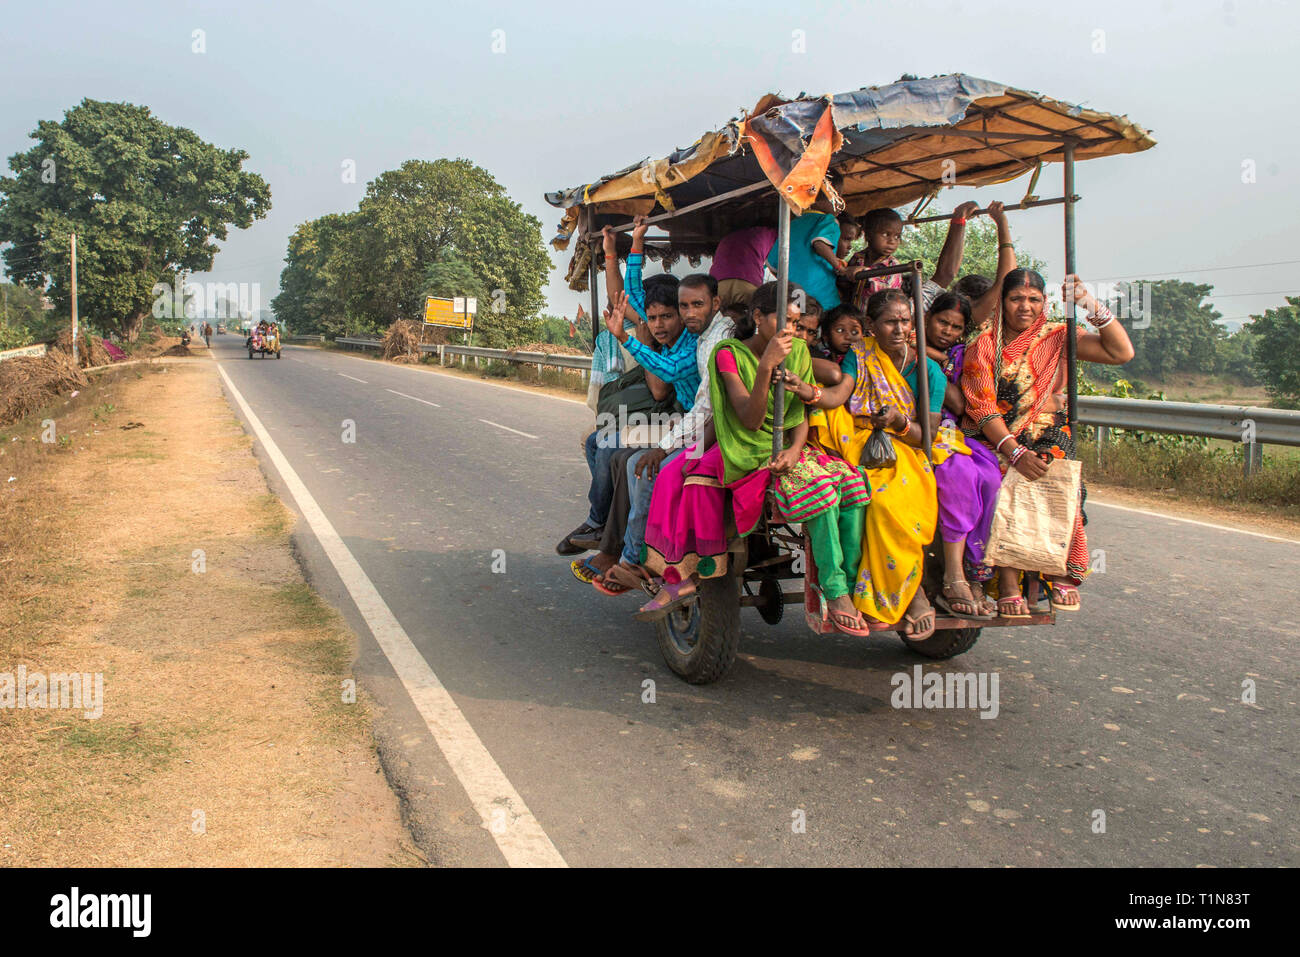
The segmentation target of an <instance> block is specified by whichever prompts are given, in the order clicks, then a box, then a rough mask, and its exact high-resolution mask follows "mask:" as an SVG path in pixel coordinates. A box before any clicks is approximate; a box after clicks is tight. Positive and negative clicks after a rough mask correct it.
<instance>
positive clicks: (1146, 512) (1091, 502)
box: [1088, 495, 1300, 545]
mask: <svg viewBox="0 0 1300 957" xmlns="http://www.w3.org/2000/svg"><path fill="white" fill-rule="evenodd" d="M1088 504H1089V505H1100V506H1102V507H1103V508H1117V509H1119V510H1120V511H1121V512H1137V514H1139V515H1150V516H1151V517H1152V518H1167V519H1169V521H1171V522H1186V523H1187V524H1188V525H1200V526H1201V527H1203V528H1213V529H1217V530H1218V531H1220V532H1237V533H1238V534H1240V535H1254V536H1255V537H1256V538H1267V539H1269V540H1270V541H1274V542H1287V543H1289V544H1291V545H1300V540H1296V539H1294V538H1283V537H1282V536H1280V535H1266V534H1265V533H1264V532H1251V531H1248V530H1246V529H1244V528H1233V527H1232V526H1231V525H1215V524H1214V523H1213V522H1201V521H1197V520H1196V519H1194V518H1181V517H1179V516H1177V515H1166V514H1165V513H1164V512H1152V511H1150V510H1148V509H1145V508H1132V507H1130V506H1128V505H1116V504H1115V503H1114V502H1102V501H1098V500H1097V499H1095V498H1093V497H1092V496H1091V495H1089V496H1088Z"/></svg>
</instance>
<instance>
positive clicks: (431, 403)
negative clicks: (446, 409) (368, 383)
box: [384, 389, 442, 409]
mask: <svg viewBox="0 0 1300 957" xmlns="http://www.w3.org/2000/svg"><path fill="white" fill-rule="evenodd" d="M384 391H385V392H391V393H393V395H400V396H401V397H402V398H403V399H415V401H416V402H423V403H424V404H425V405H431V406H433V407H434V408H435V409H441V408H442V406H440V405H439V404H438V403H437V402H430V401H429V400H428V399H421V398H418V397H417V396H413V395H407V394H406V393H405V392H398V391H397V390H396V389H385V390H384Z"/></svg>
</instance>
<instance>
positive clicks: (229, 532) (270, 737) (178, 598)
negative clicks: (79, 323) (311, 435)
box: [0, 358, 424, 866]
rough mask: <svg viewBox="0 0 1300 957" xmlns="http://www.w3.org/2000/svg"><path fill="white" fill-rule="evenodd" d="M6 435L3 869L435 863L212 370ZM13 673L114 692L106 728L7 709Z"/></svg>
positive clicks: (125, 383) (141, 380) (338, 638)
mask: <svg viewBox="0 0 1300 957" xmlns="http://www.w3.org/2000/svg"><path fill="white" fill-rule="evenodd" d="M51 420H52V422H53V427H52V437H53V438H54V441H53V442H42V441H41V438H42V433H45V434H46V436H50V435H51V427H50V426H49V424H48V423H49V421H51ZM43 422H45V424H44V425H43V424H42V423H43ZM0 433H3V434H2V435H0V439H2V440H3V442H2V445H3V449H2V450H0V472H3V475H0V483H3V491H0V741H2V743H3V746H2V747H0V774H2V775H3V778H4V780H5V781H6V787H5V788H4V789H3V790H2V791H0V864H5V865H10V866H23V865H59V866H73V865H81V866H86V865H90V866H95V865H101V866H129V865H140V866H394V865H397V866H402V865H408V866H409V865H419V864H421V863H423V862H424V857H423V855H422V854H421V853H420V852H419V851H418V850H417V849H416V848H415V847H414V845H413V843H412V842H411V840H410V837H409V834H408V832H407V830H406V828H405V827H404V826H403V823H402V817H401V808H400V806H399V802H398V799H397V797H396V796H395V795H394V793H393V792H392V790H391V789H390V788H389V786H388V783H387V781H386V779H385V778H384V775H383V774H382V773H381V770H380V766H379V762H378V759H377V756H376V753H375V746H374V741H373V736H372V733H371V726H372V708H371V705H370V703H369V702H368V700H367V698H366V696H365V695H364V693H363V692H360V691H354V690H353V688H354V684H353V680H352V671H351V662H352V660H353V657H354V655H355V654H356V647H357V645H356V638H355V636H354V635H353V634H352V633H351V632H350V631H349V630H348V629H347V628H346V626H345V625H344V624H343V622H342V621H341V620H340V619H339V618H338V616H337V614H336V613H335V612H333V611H332V610H331V609H329V608H328V606H326V605H325V604H324V603H323V602H322V601H321V600H320V599H319V597H318V596H317V595H316V593H315V592H314V591H313V590H312V589H311V588H310V587H309V586H308V585H307V584H306V583H305V581H304V579H303V575H302V572H301V570H300V569H299V567H298V564H297V563H296V561H295V559H294V556H293V554H292V552H291V548H290V538H289V532H290V528H291V526H292V524H293V516H292V513H290V512H289V511H288V509H286V508H285V507H284V505H282V504H281V503H280V501H279V499H278V498H276V497H275V496H274V495H272V494H271V493H270V492H269V489H268V486H267V483H266V480H265V478H264V476H263V474H262V472H261V470H260V469H259V467H258V465H257V462H256V460H255V459H254V457H253V455H252V453H251V451H250V447H251V439H250V438H249V437H248V436H247V435H246V434H245V433H244V431H243V429H242V427H241V426H240V424H239V422H238V420H237V419H236V418H235V416H234V414H233V412H232V410H231V408H230V406H229V405H228V404H227V402H226V400H225V397H224V396H223V395H222V392H221V388H220V384H219V379H218V376H217V370H216V367H215V364H214V363H211V362H209V361H207V360H206V359H197V358H196V359H195V360H194V361H193V362H185V363H174V364H168V365H146V366H136V367H134V368H131V369H122V370H118V371H114V372H111V373H107V374H106V375H104V376H102V377H101V378H100V379H98V380H97V381H95V382H92V384H91V386H90V387H89V388H87V389H85V390H83V391H82V392H81V394H80V395H78V396H75V397H72V398H67V399H60V400H57V401H56V402H55V403H54V404H53V405H52V406H51V407H50V408H48V409H47V410H45V411H43V412H40V413H37V414H36V415H34V416H32V417H31V418H29V419H27V420H25V421H24V422H21V423H19V424H17V425H16V426H11V427H9V428H8V429H3V430H0ZM10 476H12V477H13V478H12V480H11V481H6V480H8V479H9V478H10ZM20 669H21V670H22V671H23V672H25V675H26V676H27V689H26V690H27V691H28V692H31V691H32V690H34V689H35V688H36V687H37V685H36V684H33V680H34V677H35V676H37V675H40V676H53V675H59V674H77V675H86V676H90V678H89V679H88V680H87V682H86V685H85V687H86V688H87V689H89V688H90V687H92V686H93V685H94V683H95V679H96V678H97V676H102V688H103V692H102V701H101V703H102V715H101V716H99V717H91V718H87V717H86V716H85V708H84V707H83V708H82V709H73V708H68V707H45V706H41V702H40V699H39V697H37V698H32V697H31V696H30V694H29V695H28V696H27V700H26V701H25V702H24V703H25V704H27V705H28V706H27V707H21V708H20V707H18V706H17V703H18V702H17V700H15V701H14V702H13V703H12V704H9V703H8V702H7V701H6V698H5V693H6V681H5V676H6V675H8V676H9V684H8V688H9V689H10V691H14V690H16V687H15V681H16V678H17V676H18V674H19V672H20ZM354 695H355V697H354ZM17 697H18V696H17V695H15V698H17ZM66 703H67V702H66V701H60V702H55V701H46V702H45V704H59V705H63V704H66ZM33 704H35V705H36V706H32V705H33ZM83 705H84V702H83Z"/></svg>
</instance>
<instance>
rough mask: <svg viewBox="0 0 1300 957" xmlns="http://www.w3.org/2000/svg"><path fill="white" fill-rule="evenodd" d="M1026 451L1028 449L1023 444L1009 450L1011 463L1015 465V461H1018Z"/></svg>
mask: <svg viewBox="0 0 1300 957" xmlns="http://www.w3.org/2000/svg"><path fill="white" fill-rule="evenodd" d="M1028 451H1029V449H1027V448H1025V446H1023V445H1017V446H1016V447H1015V448H1014V449H1012V450H1011V455H1010V457H1009V458H1010V461H1011V464H1012V465H1015V464H1016V463H1017V462H1019V461H1020V459H1021V457H1022V456H1023V455H1024V454H1025V453H1026V452H1028Z"/></svg>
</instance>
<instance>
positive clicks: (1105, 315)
mask: <svg viewBox="0 0 1300 957" xmlns="http://www.w3.org/2000/svg"><path fill="white" fill-rule="evenodd" d="M1084 318H1086V319H1087V320H1088V324H1089V325H1090V326H1092V327H1093V328H1094V329H1104V328H1105V327H1106V326H1108V325H1110V324H1111V323H1112V322H1114V321H1115V313H1113V312H1111V311H1110V309H1108V308H1107V307H1106V304H1105V303H1104V302H1099V303H1097V308H1096V309H1094V310H1093V313H1092V315H1091V316H1085V317H1084Z"/></svg>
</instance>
